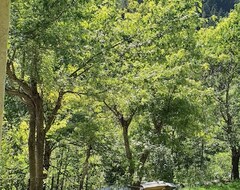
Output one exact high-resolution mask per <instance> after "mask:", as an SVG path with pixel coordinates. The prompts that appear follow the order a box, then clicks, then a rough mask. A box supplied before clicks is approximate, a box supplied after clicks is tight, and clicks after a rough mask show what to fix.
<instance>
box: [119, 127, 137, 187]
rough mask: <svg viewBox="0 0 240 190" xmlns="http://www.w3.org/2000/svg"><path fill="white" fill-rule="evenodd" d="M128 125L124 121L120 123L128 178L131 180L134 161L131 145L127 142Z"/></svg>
mask: <svg viewBox="0 0 240 190" xmlns="http://www.w3.org/2000/svg"><path fill="white" fill-rule="evenodd" d="M128 127H129V126H127V125H125V124H124V123H122V133H123V140H124V147H125V151H126V157H127V159H128V163H129V169H128V172H129V179H130V181H131V182H132V178H133V175H134V172H135V166H134V161H133V157H132V151H131V147H130V144H129V137H128Z"/></svg>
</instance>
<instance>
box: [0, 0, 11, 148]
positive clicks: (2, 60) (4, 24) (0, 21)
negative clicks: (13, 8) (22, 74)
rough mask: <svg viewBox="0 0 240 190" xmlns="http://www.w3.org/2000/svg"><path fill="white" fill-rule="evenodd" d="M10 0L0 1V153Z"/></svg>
mask: <svg viewBox="0 0 240 190" xmlns="http://www.w3.org/2000/svg"><path fill="white" fill-rule="evenodd" d="M9 9H10V0H0V152H1V142H2V124H3V109H4V94H5V78H6V63H7V40H8V31H9V20H10V18H9V17H10V13H9V12H10V11H9Z"/></svg>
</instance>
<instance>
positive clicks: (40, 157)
mask: <svg viewBox="0 0 240 190" xmlns="http://www.w3.org/2000/svg"><path fill="white" fill-rule="evenodd" d="M43 114H44V111H43V105H42V99H41V98H40V97H37V100H36V155H35V156H36V189H37V190H41V189H43V179H44V177H43V163H44V139H45V135H44V115H43Z"/></svg>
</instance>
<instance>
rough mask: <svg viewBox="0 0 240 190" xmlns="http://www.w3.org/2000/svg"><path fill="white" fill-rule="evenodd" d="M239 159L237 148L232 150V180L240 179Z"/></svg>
mask: <svg viewBox="0 0 240 190" xmlns="http://www.w3.org/2000/svg"><path fill="white" fill-rule="evenodd" d="M239 158H240V154H239V151H238V150H237V148H232V176H231V177H232V179H233V180H238V179H239V168H238V167H239Z"/></svg>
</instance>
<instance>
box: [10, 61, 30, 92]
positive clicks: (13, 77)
mask: <svg viewBox="0 0 240 190" xmlns="http://www.w3.org/2000/svg"><path fill="white" fill-rule="evenodd" d="M11 67H12V69H11ZM7 76H8V77H9V79H10V80H12V81H14V82H16V83H17V84H18V85H19V86H20V87H21V88H22V89H23V90H24V92H25V93H26V94H28V95H29V96H30V94H31V93H32V91H31V88H30V87H29V85H28V84H27V83H26V82H25V81H24V80H21V79H19V78H18V77H17V76H16V74H15V72H14V69H13V63H12V62H10V61H8V62H7Z"/></svg>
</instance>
